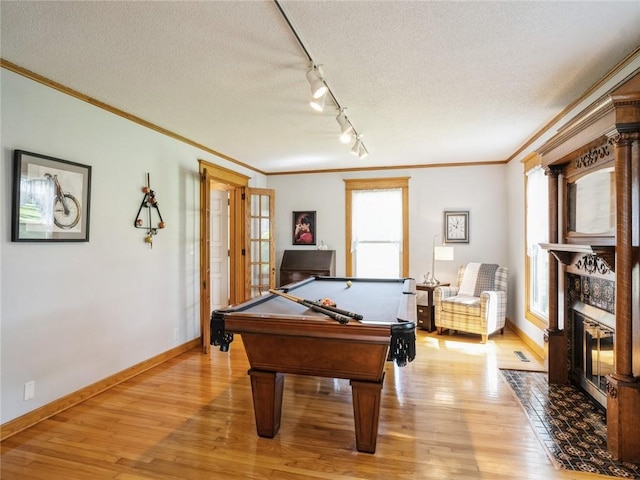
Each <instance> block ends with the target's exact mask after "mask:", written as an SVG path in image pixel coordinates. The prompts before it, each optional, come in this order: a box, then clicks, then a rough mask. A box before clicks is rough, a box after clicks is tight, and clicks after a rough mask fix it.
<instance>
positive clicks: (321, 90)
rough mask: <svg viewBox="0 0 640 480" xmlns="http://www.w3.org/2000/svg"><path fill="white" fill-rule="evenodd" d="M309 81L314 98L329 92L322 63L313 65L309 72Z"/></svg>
mask: <svg viewBox="0 0 640 480" xmlns="http://www.w3.org/2000/svg"><path fill="white" fill-rule="evenodd" d="M307 81H308V82H309V86H310V87H311V95H312V96H313V98H320V97H322V96H323V95H326V94H327V90H328V88H327V86H326V85H325V83H324V76H323V74H322V66H321V65H313V66H312V67H311V69H310V70H309V71H308V72H307Z"/></svg>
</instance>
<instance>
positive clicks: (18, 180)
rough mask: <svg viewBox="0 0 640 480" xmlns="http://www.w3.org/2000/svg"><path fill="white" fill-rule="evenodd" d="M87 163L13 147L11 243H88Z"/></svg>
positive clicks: (88, 192)
mask: <svg viewBox="0 0 640 480" xmlns="http://www.w3.org/2000/svg"><path fill="white" fill-rule="evenodd" d="M90 201H91V166H89V165H82V164H80V163H75V162H70V161H68V160H62V159H60V158H54V157H50V156H48V155H41V154H39V153H33V152H27V151H25V150H14V152H13V197H12V208H11V216H12V221H11V241H12V242H88V241H89V207H90Z"/></svg>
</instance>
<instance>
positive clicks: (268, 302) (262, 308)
mask: <svg viewBox="0 0 640 480" xmlns="http://www.w3.org/2000/svg"><path fill="white" fill-rule="evenodd" d="M278 290H280V291H283V292H286V293H288V294H290V295H294V296H296V297H298V298H301V299H305V300H314V301H317V300H319V299H323V298H329V299H331V300H333V301H334V302H335V303H336V306H337V307H338V308H341V309H344V310H347V311H350V312H356V313H358V314H361V315H362V316H363V318H362V320H355V319H351V320H349V322H348V323H346V324H345V323H340V322H338V321H337V320H335V319H333V318H330V317H329V316H326V315H324V314H322V313H318V312H316V311H314V310H312V309H310V308H309V307H307V306H306V305H302V304H300V303H297V302H295V301H292V300H290V299H287V298H283V297H282V296H279V295H276V294H273V293H270V294H267V295H264V296H261V297H257V298H255V299H253V300H250V301H248V302H246V303H243V304H240V305H238V306H236V307H233V308H229V309H226V310H216V311H214V312H213V314H212V316H211V343H212V344H213V345H219V346H220V349H221V350H223V351H225V350H227V349H228V348H229V343H231V342H232V341H233V334H234V333H236V334H241V335H242V342H243V344H244V347H245V350H246V352H247V357H248V359H249V364H250V365H251V369H250V370H249V375H250V377H251V388H252V393H253V407H254V412H255V419H256V428H257V433H258V435H259V436H261V437H268V438H273V437H274V436H275V435H276V434H277V433H278V430H279V428H280V418H281V413H282V394H283V388H284V374H286V373H289V374H297V375H313V376H320V377H331V378H344V379H348V380H349V381H350V384H351V389H352V399H353V412H354V423H355V434H356V448H357V449H358V451H361V452H367V453H375V449H376V440H377V436H378V417H379V413H380V398H381V392H382V385H383V382H384V366H385V362H386V361H387V360H392V361H395V362H396V363H397V364H398V365H399V366H404V365H406V363H408V362H410V361H411V360H413V358H414V357H415V325H416V295H415V293H416V286H415V281H414V280H413V279H364V278H337V277H311V278H309V279H306V280H303V281H301V282H299V283H294V284H290V285H286V286H284V287H280V288H279V289H278Z"/></svg>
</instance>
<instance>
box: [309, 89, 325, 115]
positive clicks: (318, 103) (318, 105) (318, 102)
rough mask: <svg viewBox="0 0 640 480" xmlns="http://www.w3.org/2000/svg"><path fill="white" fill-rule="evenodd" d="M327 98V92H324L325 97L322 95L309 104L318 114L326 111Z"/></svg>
mask: <svg viewBox="0 0 640 480" xmlns="http://www.w3.org/2000/svg"><path fill="white" fill-rule="evenodd" d="M326 98H327V92H326V91H325V92H324V95H321V96H320V97H318V98H312V99H311V101H310V102H309V105H311V108H313V109H314V110H315V111H317V112H321V111H323V110H324V102H325V100H326Z"/></svg>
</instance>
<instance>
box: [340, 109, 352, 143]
mask: <svg viewBox="0 0 640 480" xmlns="http://www.w3.org/2000/svg"><path fill="white" fill-rule="evenodd" d="M336 120H337V121H338V125H340V141H341V142H342V143H349V142H350V141H351V137H352V136H353V125H351V122H349V119H347V116H346V115H345V114H344V109H342V108H341V109H340V113H338V116H337V117H336Z"/></svg>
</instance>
